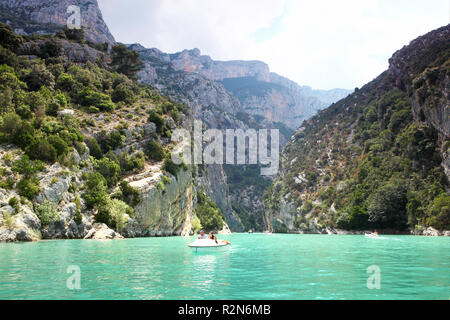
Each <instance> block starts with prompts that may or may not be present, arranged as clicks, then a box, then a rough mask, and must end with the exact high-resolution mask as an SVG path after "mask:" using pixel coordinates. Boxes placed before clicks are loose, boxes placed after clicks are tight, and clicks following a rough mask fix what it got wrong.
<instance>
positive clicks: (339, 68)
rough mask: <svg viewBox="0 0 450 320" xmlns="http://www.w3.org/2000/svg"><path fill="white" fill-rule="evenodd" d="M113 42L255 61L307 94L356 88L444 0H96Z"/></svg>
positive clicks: (424, 25)
mask: <svg viewBox="0 0 450 320" xmlns="http://www.w3.org/2000/svg"><path fill="white" fill-rule="evenodd" d="M98 2H99V5H100V9H101V10H102V13H103V18H104V20H105V22H106V23H107V25H108V26H109V29H110V31H111V33H112V34H113V35H114V37H115V38H116V41H119V42H122V43H140V44H142V45H143V46H145V47H147V48H158V49H160V50H162V51H164V52H167V53H174V52H179V51H182V50H184V49H193V48H198V49H200V51H201V52H202V54H205V55H209V56H211V58H212V59H214V60H261V61H264V62H266V63H267V64H268V65H269V67H270V70H271V71H273V72H276V73H278V74H280V75H282V76H285V77H288V78H289V79H291V80H294V81H296V82H297V83H299V84H300V85H309V86H311V87H313V88H315V89H332V88H346V89H353V88H355V87H361V86H363V85H364V84H366V83H367V82H369V81H371V80H372V79H374V78H375V77H377V76H378V75H379V74H380V73H382V72H383V71H384V70H386V69H387V68H388V60H389V58H390V57H391V56H392V54H393V53H394V52H395V51H397V50H399V49H401V48H402V47H403V46H404V45H407V44H408V43H409V42H410V41H412V40H413V39H415V38H417V37H418V36H420V35H422V34H425V33H427V32H429V31H431V30H434V29H436V28H439V27H441V26H444V25H446V24H448V23H449V22H450V0H428V1H425V0H395V1H392V0H364V1H362V0H340V1H336V0H98Z"/></svg>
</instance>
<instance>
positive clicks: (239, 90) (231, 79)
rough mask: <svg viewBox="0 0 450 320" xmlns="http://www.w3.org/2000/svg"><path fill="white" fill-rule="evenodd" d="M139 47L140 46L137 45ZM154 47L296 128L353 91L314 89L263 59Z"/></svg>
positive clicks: (252, 109) (181, 67) (256, 110)
mask: <svg viewBox="0 0 450 320" xmlns="http://www.w3.org/2000/svg"><path fill="white" fill-rule="evenodd" d="M134 48H135V49H136V48H138V46H135V47H134ZM149 50H153V53H154V55H155V56H157V57H158V59H161V60H163V61H165V62H167V63H170V64H171V65H172V67H173V69H174V70H177V71H184V72H188V73H196V74H200V75H202V76H204V77H206V78H208V79H210V80H214V81H218V82H221V83H222V84H223V85H224V86H225V88H226V89H227V90H228V91H229V92H231V93H232V94H234V95H235V96H236V97H237V98H238V99H239V101H240V102H241V105H242V107H243V109H244V110H245V111H246V112H248V113H250V114H252V115H257V116H261V117H264V118H265V119H267V120H269V121H271V122H280V123H283V124H284V125H286V126H288V127H290V128H292V129H296V128H297V127H299V126H300V125H301V123H302V122H303V121H304V120H306V119H308V118H310V117H311V116H313V115H314V114H315V113H316V112H317V111H318V110H321V109H323V108H325V107H328V106H329V105H330V104H332V103H333V102H336V101H338V100H340V99H342V98H344V97H346V96H347V95H349V94H350V93H351V91H350V90H345V89H333V90H312V88H310V87H302V86H299V85H298V84H297V83H295V82H294V81H292V80H289V79H287V78H285V77H282V76H280V75H278V74H276V73H273V72H270V70H269V66H268V65H267V64H266V63H264V62H261V61H240V60H237V61H215V60H213V59H211V57H209V56H206V55H201V53H200V50H199V49H193V50H183V51H182V52H178V53H174V54H166V53H162V52H161V51H159V50H157V49H149Z"/></svg>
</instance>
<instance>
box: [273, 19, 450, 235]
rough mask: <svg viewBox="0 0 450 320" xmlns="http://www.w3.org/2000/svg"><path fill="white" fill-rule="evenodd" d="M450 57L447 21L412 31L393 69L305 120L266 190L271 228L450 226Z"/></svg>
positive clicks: (418, 230) (396, 229) (329, 229)
mask: <svg viewBox="0 0 450 320" xmlns="http://www.w3.org/2000/svg"><path fill="white" fill-rule="evenodd" d="M449 57H450V25H447V26H445V27H442V28H440V29H438V30H435V31H432V32H430V33H428V34H426V35H424V36H422V37H420V38H418V39H416V40H414V41H412V42H411V43H410V44H409V45H408V46H405V47H404V48H403V49H401V50H399V51H398V52H396V53H395V54H394V55H393V57H392V58H391V59H390V61H389V62H390V67H389V70H388V71H386V72H384V73H383V74H381V75H380V76H379V77H378V78H376V79H375V80H373V81H372V82H370V83H369V84H367V85H365V86H364V87H363V88H361V89H360V90H356V91H355V93H353V94H351V95H349V96H348V97H346V98H345V99H342V100H340V101H339V102H337V103H335V104H333V105H331V106H330V107H329V108H327V109H325V110H323V111H320V112H319V114H318V115H316V116H314V117H313V118H311V119H309V120H307V121H305V123H304V124H303V125H302V126H301V127H300V128H299V129H298V130H297V132H296V133H295V134H294V136H293V137H292V138H291V140H290V141H289V142H288V143H287V144H286V146H285V148H284V150H283V153H282V157H281V158H282V171H281V174H280V175H279V177H278V178H277V179H276V180H275V182H274V184H273V185H272V186H271V187H270V188H269V189H268V191H267V193H266V197H265V211H266V214H267V217H266V220H267V221H269V224H271V226H272V228H273V229H274V230H276V231H279V232H312V233H335V232H336V231H335V229H344V230H370V229H371V230H373V229H375V228H377V229H385V230H390V232H405V231H407V230H411V231H412V232H414V233H417V234H422V233H423V232H424V230H426V229H427V228H430V227H433V228H436V229H438V230H450V210H449V208H450V195H449V191H450V184H449V178H450V78H449V75H450V58H449ZM426 233H430V232H429V231H426ZM431 233H438V232H437V231H433V230H432V231H431Z"/></svg>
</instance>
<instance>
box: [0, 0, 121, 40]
mask: <svg viewBox="0 0 450 320" xmlns="http://www.w3.org/2000/svg"><path fill="white" fill-rule="evenodd" d="M71 5H73V6H78V7H79V8H80V15H81V26H82V27H83V28H84V30H85V34H86V39H87V40H90V41H92V42H96V43H104V42H107V43H114V42H115V40H114V37H113V36H112V35H111V33H110V32H109V29H108V27H107V26H106V24H105V22H104V21H103V17H102V13H101V11H100V8H99V6H98V3H97V0H4V1H2V2H1V3H0V7H1V10H2V13H3V15H2V20H1V21H2V22H4V23H8V24H10V25H11V27H12V28H13V29H15V30H16V32H18V33H25V34H33V33H40V34H51V33H55V32H56V31H58V30H59V29H61V27H62V26H64V25H66V24H67V20H68V18H69V17H70V16H71V13H67V9H68V7H69V6H71Z"/></svg>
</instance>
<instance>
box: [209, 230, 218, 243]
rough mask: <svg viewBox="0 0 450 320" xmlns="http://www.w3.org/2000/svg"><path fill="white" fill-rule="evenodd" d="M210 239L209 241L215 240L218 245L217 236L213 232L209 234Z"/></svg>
mask: <svg viewBox="0 0 450 320" xmlns="http://www.w3.org/2000/svg"><path fill="white" fill-rule="evenodd" d="M208 239H209V240H214V241H215V242H216V243H218V242H217V238H216V236H215V235H214V233H212V232H210V233H209V237H208Z"/></svg>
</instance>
